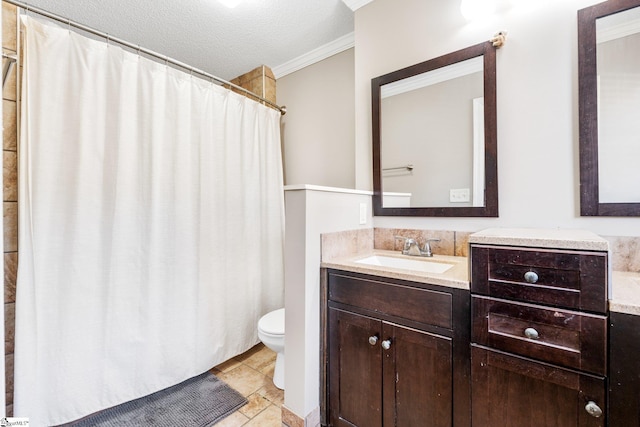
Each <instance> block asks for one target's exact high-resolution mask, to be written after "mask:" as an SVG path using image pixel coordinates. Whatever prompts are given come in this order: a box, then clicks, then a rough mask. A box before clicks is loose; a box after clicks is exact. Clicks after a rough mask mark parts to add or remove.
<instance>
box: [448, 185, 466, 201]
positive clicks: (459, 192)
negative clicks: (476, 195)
mask: <svg viewBox="0 0 640 427" xmlns="http://www.w3.org/2000/svg"><path fill="white" fill-rule="evenodd" d="M470 194H471V193H470V191H469V189H468V188H457V189H451V190H449V201H450V202H451V203H464V202H468V201H469V200H470Z"/></svg>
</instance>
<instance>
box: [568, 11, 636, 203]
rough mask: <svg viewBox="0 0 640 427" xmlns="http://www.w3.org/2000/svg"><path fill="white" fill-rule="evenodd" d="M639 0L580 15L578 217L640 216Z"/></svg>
mask: <svg viewBox="0 0 640 427" xmlns="http://www.w3.org/2000/svg"><path fill="white" fill-rule="evenodd" d="M638 52H640V0H609V1H605V2H603V3H599V4H596V5H594V6H591V7H587V8H584V9H581V10H579V11H578V67H579V69H578V74H579V76H578V77H579V125H580V133H579V136H580V214H581V215H582V216H640V185H638V183H639V182H640V167H638V164H639V162H640V120H638V118H639V117H640V55H639V54H638Z"/></svg>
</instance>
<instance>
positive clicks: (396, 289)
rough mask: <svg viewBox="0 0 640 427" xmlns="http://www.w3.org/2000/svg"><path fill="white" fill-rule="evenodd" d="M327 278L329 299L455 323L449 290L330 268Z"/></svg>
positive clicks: (406, 316) (430, 322)
mask: <svg viewBox="0 0 640 427" xmlns="http://www.w3.org/2000/svg"><path fill="white" fill-rule="evenodd" d="M385 280H389V279H385ZM328 282H329V301H334V302H338V303H341V304H346V305H350V306H354V307H360V308H363V309H365V310H370V311H373V312H376V313H379V314H384V315H388V316H394V317H399V318H403V319H407V320H411V321H414V322H419V323H423V324H427V325H433V326H439V327H442V328H447V329H452V327H453V315H452V295H451V294H449V293H445V292H438V291H435V290H431V289H422V288H417V287H412V286H405V285H402V284H399V283H390V282H387V281H385V282H383V281H380V280H376V278H375V277H370V278H362V277H354V276H350V275H347V274H337V273H335V272H331V271H330V272H329V280H328Z"/></svg>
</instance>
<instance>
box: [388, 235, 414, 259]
mask: <svg viewBox="0 0 640 427" xmlns="http://www.w3.org/2000/svg"><path fill="white" fill-rule="evenodd" d="M394 237H395V238H396V240H400V239H404V246H403V248H402V254H403V255H409V252H410V251H411V248H412V247H414V246H415V247H416V248H417V249H418V250H420V246H418V242H416V240H415V239H412V238H411V237H404V236H394Z"/></svg>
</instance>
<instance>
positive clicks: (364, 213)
mask: <svg viewBox="0 0 640 427" xmlns="http://www.w3.org/2000/svg"><path fill="white" fill-rule="evenodd" d="M366 223H367V204H366V203H360V224H366Z"/></svg>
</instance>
